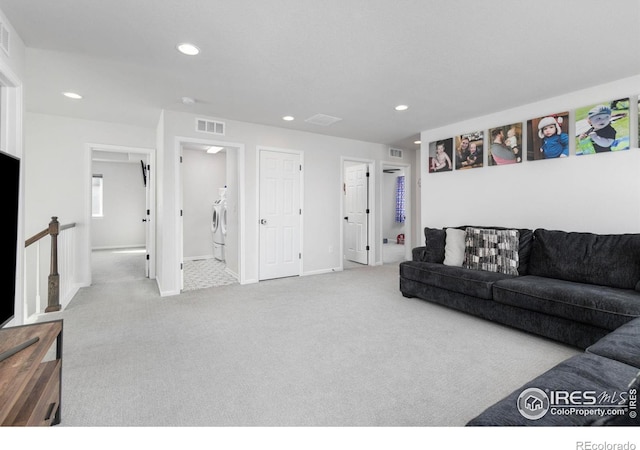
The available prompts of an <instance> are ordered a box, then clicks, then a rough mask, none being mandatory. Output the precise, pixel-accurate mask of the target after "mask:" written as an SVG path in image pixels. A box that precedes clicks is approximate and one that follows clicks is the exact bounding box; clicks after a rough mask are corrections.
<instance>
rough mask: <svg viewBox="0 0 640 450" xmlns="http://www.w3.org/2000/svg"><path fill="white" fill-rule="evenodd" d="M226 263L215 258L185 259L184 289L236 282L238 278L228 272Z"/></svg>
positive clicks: (190, 289) (189, 289)
mask: <svg viewBox="0 0 640 450" xmlns="http://www.w3.org/2000/svg"><path fill="white" fill-rule="evenodd" d="M226 267H227V266H226V264H225V263H224V262H222V261H218V260H217V259H215V258H207V259H197V260H193V261H185V262H184V266H183V270H184V274H183V276H184V288H183V289H182V290H183V291H192V290H194V289H204V288H209V287H214V286H224V285H227V284H235V283H237V282H238V280H236V279H235V277H233V276H232V275H230V274H229V273H227V271H226V270H225V269H226Z"/></svg>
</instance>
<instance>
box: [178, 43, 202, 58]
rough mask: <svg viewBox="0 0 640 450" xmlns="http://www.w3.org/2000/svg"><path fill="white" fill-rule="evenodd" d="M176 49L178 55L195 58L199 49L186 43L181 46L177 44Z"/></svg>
mask: <svg viewBox="0 0 640 450" xmlns="http://www.w3.org/2000/svg"><path fill="white" fill-rule="evenodd" d="M177 49H178V51H179V52H180V53H183V54H185V55H188V56H195V55H197V54H198V53H200V49H199V48H198V47H196V46H195V45H193V44H189V43H187V42H185V43H183V44H178V46H177Z"/></svg>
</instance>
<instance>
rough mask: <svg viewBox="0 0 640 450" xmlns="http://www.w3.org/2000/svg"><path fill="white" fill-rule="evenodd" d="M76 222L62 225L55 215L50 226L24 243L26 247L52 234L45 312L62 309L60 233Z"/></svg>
mask: <svg viewBox="0 0 640 450" xmlns="http://www.w3.org/2000/svg"><path fill="white" fill-rule="evenodd" d="M75 226H76V224H75V223H70V224H67V225H60V223H59V222H58V218H57V217H55V216H53V217H52V218H51V222H49V227H47V228H45V229H44V230H42V231H41V232H39V233H37V234H35V235H33V236H32V237H30V238H29V239H27V240H26V241H25V243H24V246H25V248H26V247H28V246H30V245H31V244H33V243H34V242H37V241H39V240H40V239H42V238H43V237H45V236H47V235H49V236H51V268H50V271H49V289H48V301H47V307H46V308H45V310H44V312H54V311H60V274H59V273H58V235H59V234H60V232H61V231H63V230H66V229H68V228H73V227H75Z"/></svg>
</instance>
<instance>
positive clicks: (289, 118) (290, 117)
mask: <svg viewBox="0 0 640 450" xmlns="http://www.w3.org/2000/svg"><path fill="white" fill-rule="evenodd" d="M294 119H295V117H293V116H284V117H283V118H282V120H286V121H287V122H291V121H292V120H294Z"/></svg>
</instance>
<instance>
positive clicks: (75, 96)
mask: <svg viewBox="0 0 640 450" xmlns="http://www.w3.org/2000/svg"><path fill="white" fill-rule="evenodd" d="M62 95H64V96H65V97H67V98H72V99H74V100H80V99H81V98H82V95H80V94H76V93H75V92H63V93H62Z"/></svg>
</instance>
